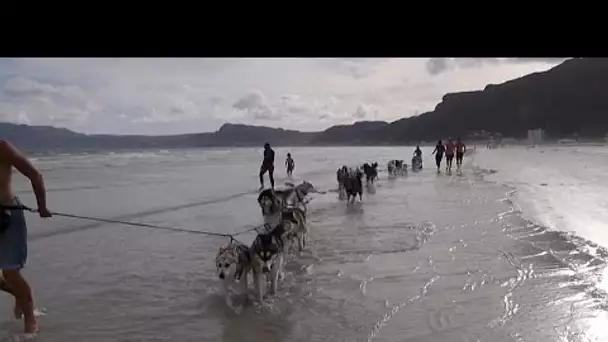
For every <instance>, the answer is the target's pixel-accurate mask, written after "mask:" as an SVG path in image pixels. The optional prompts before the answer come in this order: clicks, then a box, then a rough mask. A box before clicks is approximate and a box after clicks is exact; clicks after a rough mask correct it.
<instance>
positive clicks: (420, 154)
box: [414, 145, 422, 159]
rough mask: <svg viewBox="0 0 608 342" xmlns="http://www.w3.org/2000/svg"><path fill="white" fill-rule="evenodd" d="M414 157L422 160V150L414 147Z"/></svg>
mask: <svg viewBox="0 0 608 342" xmlns="http://www.w3.org/2000/svg"><path fill="white" fill-rule="evenodd" d="M414 155H415V156H416V157H419V158H420V159H422V150H421V149H420V146H419V145H416V149H415V150H414Z"/></svg>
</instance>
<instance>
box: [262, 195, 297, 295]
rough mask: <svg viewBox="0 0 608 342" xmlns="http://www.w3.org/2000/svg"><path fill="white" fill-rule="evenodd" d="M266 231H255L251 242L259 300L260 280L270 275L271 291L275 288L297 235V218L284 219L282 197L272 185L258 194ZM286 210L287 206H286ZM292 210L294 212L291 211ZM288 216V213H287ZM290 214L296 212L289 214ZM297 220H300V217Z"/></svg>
mask: <svg viewBox="0 0 608 342" xmlns="http://www.w3.org/2000/svg"><path fill="white" fill-rule="evenodd" d="M258 204H259V205H260V208H261V209H262V215H263V216H264V222H265V228H266V231H264V232H259V233H258V236H256V238H255V240H254V241H253V244H252V245H251V248H250V250H251V259H252V269H253V274H254V283H255V286H256V290H257V293H258V296H259V299H260V300H263V292H262V283H263V282H264V279H265V278H266V276H270V283H271V292H273V293H274V292H276V290H277V284H278V281H279V277H280V278H283V276H284V274H283V263H284V261H285V256H286V255H287V253H288V252H289V249H290V247H291V245H292V241H293V239H294V238H295V237H296V236H298V235H297V234H298V231H299V230H301V228H300V227H298V221H297V220H296V219H294V220H291V219H284V217H283V215H284V212H285V211H286V210H285V207H284V204H283V201H282V200H281V199H280V198H279V196H277V195H276V193H275V191H274V190H272V189H266V190H264V191H262V192H261V193H260V195H259V196H258ZM287 212H288V213H289V210H287ZM294 213H295V212H294ZM287 216H289V215H287ZM293 216H294V217H295V216H296V215H293ZM299 222H300V223H301V222H303V221H302V220H301V219H300V221H299Z"/></svg>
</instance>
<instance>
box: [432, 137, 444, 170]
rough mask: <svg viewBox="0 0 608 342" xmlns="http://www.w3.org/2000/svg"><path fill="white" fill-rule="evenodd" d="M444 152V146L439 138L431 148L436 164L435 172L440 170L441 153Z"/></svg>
mask: <svg viewBox="0 0 608 342" xmlns="http://www.w3.org/2000/svg"><path fill="white" fill-rule="evenodd" d="M444 152H445V146H443V143H442V142H441V140H439V141H438V142H437V146H435V149H434V150H433V154H434V155H435V164H436V165H437V172H439V171H440V168H441V160H442V159H443V153H444Z"/></svg>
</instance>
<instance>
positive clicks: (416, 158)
mask: <svg viewBox="0 0 608 342" xmlns="http://www.w3.org/2000/svg"><path fill="white" fill-rule="evenodd" d="M414 161H416V162H417V163H419V168H420V169H422V150H421V149H420V145H416V149H415V150H414V158H413V159H412V164H414ZM412 166H414V165H412Z"/></svg>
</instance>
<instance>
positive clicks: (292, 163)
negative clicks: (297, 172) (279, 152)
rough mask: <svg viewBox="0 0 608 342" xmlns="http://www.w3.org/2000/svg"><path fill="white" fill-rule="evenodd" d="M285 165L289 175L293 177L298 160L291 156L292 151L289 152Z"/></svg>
mask: <svg viewBox="0 0 608 342" xmlns="http://www.w3.org/2000/svg"><path fill="white" fill-rule="evenodd" d="M285 167H286V168H287V177H291V175H292V173H293V169H295V168H296V162H295V161H293V158H291V153H287V158H286V159H285Z"/></svg>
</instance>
